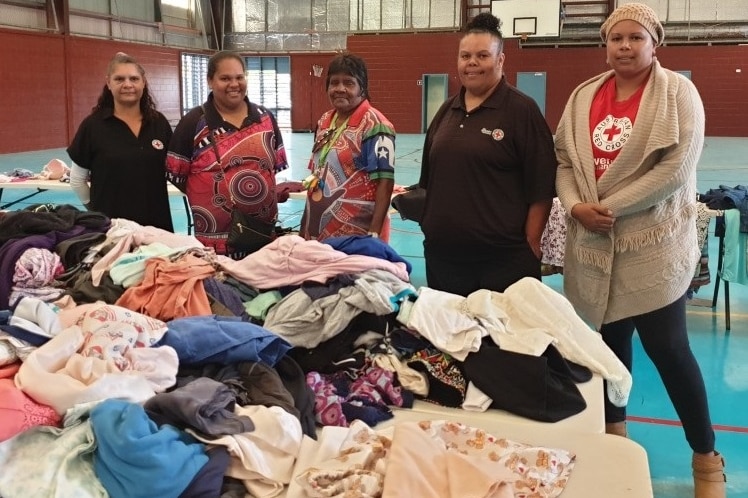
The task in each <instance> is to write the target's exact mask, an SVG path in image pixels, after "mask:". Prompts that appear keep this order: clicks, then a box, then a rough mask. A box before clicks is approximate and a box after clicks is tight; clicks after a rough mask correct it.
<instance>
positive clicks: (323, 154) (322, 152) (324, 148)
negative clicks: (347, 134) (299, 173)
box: [317, 113, 350, 171]
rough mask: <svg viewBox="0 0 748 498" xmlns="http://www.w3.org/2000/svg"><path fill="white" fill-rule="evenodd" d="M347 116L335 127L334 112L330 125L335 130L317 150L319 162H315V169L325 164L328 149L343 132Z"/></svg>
mask: <svg viewBox="0 0 748 498" xmlns="http://www.w3.org/2000/svg"><path fill="white" fill-rule="evenodd" d="M349 118H350V116H349V117H348V118H345V121H343V123H342V124H341V125H340V126H339V127H337V128H336V127H335V121H337V119H338V114H337V113H335V116H333V118H332V123H331V124H330V126H331V127H332V128H333V129H334V130H335V132H334V133H333V134H332V138H330V140H328V141H327V142H325V144H324V145H323V146H322V149H321V150H320V152H319V162H318V163H317V171H319V170H320V169H322V166H324V165H325V161H326V160H327V154H329V153H330V149H332V146H333V145H334V144H335V142H337V141H338V138H340V135H341V134H342V133H343V130H345V128H346V127H347V126H348V119H349Z"/></svg>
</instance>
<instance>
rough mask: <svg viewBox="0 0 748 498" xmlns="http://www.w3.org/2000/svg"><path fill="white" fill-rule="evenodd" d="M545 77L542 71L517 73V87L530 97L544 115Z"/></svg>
mask: <svg viewBox="0 0 748 498" xmlns="http://www.w3.org/2000/svg"><path fill="white" fill-rule="evenodd" d="M545 78H546V74H545V73H544V72H534V73H517V88H518V89H519V91H521V92H522V93H524V94H527V95H529V96H530V97H532V98H533V99H534V100H535V102H536V103H537V104H538V107H540V112H542V113H543V116H545Z"/></svg>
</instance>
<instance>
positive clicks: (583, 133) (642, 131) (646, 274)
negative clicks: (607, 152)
mask: <svg viewBox="0 0 748 498" xmlns="http://www.w3.org/2000/svg"><path fill="white" fill-rule="evenodd" d="M610 77H613V71H609V72H606V73H603V74H601V75H598V76H596V77H594V78H591V79H590V80H587V81H585V82H584V83H582V84H581V85H579V86H578V87H577V88H576V89H575V90H574V92H573V93H572V95H571V97H570V98H569V101H568V102H567V104H566V108H565V109H564V113H563V116H562V117H561V121H560V123H559V127H558V130H557V132H556V139H555V144H556V155H557V157H558V162H559V165H558V173H557V176H556V190H557V193H558V197H559V199H560V200H561V203H562V205H563V206H564V208H566V212H567V213H570V212H571V208H572V207H573V206H574V205H575V204H577V203H579V202H592V203H600V204H602V205H603V206H605V207H607V208H609V209H610V210H611V211H612V212H613V215H614V216H615V217H616V222H615V226H614V229H613V230H612V231H611V232H610V233H609V234H606V235H599V234H597V233H594V232H590V231H588V230H586V229H585V228H584V227H583V226H582V224H581V223H579V222H577V221H576V220H574V219H573V218H571V217H567V223H568V226H567V238H566V251H565V257H564V292H565V294H566V297H567V298H568V299H569V300H570V301H571V302H572V303H573V304H574V307H575V309H576V310H577V312H578V313H579V314H580V315H581V316H582V317H583V318H585V319H586V320H588V321H589V322H590V323H591V324H592V325H593V326H594V327H597V328H599V327H600V325H601V324H603V323H608V322H613V321H616V320H620V319H622V318H626V317H630V316H635V315H640V314H643V313H647V312H650V311H653V310H656V309H659V308H662V307H663V306H666V305H668V304H670V303H672V302H673V301H675V300H676V299H678V298H679V297H681V296H682V295H683V294H684V293H685V292H686V290H687V288H688V286H689V284H690V282H691V279H692V277H693V273H694V268H695V267H696V263H697V261H698V258H699V253H700V249H699V247H698V244H697V242H696V238H697V236H696V222H695V216H696V209H695V202H696V164H697V162H698V160H699V156H700V155H701V150H702V148H703V144H704V107H703V104H702V102H701V98H700V97H699V94H698V91H697V90H696V87H695V86H694V85H693V84H692V83H691V81H689V80H688V79H687V78H685V77H684V76H682V75H680V74H678V73H675V72H673V71H670V70H667V69H664V68H662V67H661V66H660V64H659V62H658V61H657V60H656V59H655V61H654V63H653V65H652V73H651V76H650V78H649V81H648V82H647V84H646V87H645V89H644V93H643V95H642V100H641V104H640V106H639V112H638V113H637V116H636V121H635V124H634V128H633V130H632V133H631V137H630V139H629V141H628V142H627V143H626V144H625V145H624V146H623V148H622V149H621V152H620V154H619V155H618V157H617V158H616V160H615V161H614V162H613V163H612V164H611V165H610V166H609V168H608V170H607V171H606V172H605V174H604V175H603V176H602V177H600V180H599V181H596V180H595V171H594V169H595V168H594V159H593V155H592V145H591V139H590V125H589V112H590V107H591V105H592V100H593V97H594V96H595V93H596V92H597V90H598V89H599V88H600V87H601V86H602V84H603V83H604V82H605V81H606V80H607V79H608V78H610Z"/></svg>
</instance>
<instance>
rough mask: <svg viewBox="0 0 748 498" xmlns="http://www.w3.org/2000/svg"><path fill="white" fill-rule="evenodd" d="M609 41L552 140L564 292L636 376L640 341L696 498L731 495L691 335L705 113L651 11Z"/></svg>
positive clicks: (621, 412)
mask: <svg viewBox="0 0 748 498" xmlns="http://www.w3.org/2000/svg"><path fill="white" fill-rule="evenodd" d="M600 35H601V37H602V39H603V41H605V46H606V55H607V63H608V64H609V65H610V67H611V70H610V71H607V72H605V73H603V74H600V75H598V76H596V77H594V78H592V79H590V80H588V81H585V82H584V83H582V84H581V85H579V86H578V87H577V88H576V89H575V90H574V91H573V92H572V94H571V97H570V98H569V101H568V102H567V104H566V108H565V109H564V113H563V116H562V118H561V121H560V122H559V127H558V130H557V133H556V139H555V144H556V154H557V157H558V163H559V166H558V172H557V176H556V190H557V193H558V197H559V199H560V200H561V203H562V204H563V206H564V208H566V211H567V212H568V213H569V215H570V219H569V221H568V232H567V239H566V256H565V260H564V292H565V294H566V296H567V297H568V298H569V300H570V301H571V302H572V303H573V304H574V306H575V308H576V310H577V312H578V313H579V314H580V315H581V316H583V317H584V318H585V319H586V320H588V321H589V322H590V323H592V324H594V326H596V327H597V328H598V329H599V330H600V333H601V334H602V337H603V340H604V341H605V343H606V344H607V345H608V346H609V347H610V348H611V349H612V350H613V351H614V352H615V353H616V355H617V356H618V357H619V358H620V359H621V361H623V363H624V364H626V366H627V367H628V368H629V370H631V363H632V342H631V341H632V335H633V333H634V330H636V331H637V332H638V334H639V337H640V339H641V342H642V345H643V347H644V350H645V351H646V353H647V355H648V356H649V357H650V359H651V360H652V362H653V363H654V364H655V366H656V367H657V370H658V372H659V373H660V377H661V378H662V381H663V383H664V385H665V388H666V389H667V392H668V395H669V396H670V399H671V401H672V403H673V406H674V407H675V410H676V412H677V413H678V416H679V418H680V420H681V422H682V424H683V429H684V431H685V434H686V439H687V441H688V444H689V445H690V446H691V448H692V449H693V452H694V454H693V475H694V488H695V496H696V498H723V497H724V496H725V476H724V473H723V471H724V461H723V460H722V457H721V455H720V454H719V453H717V452H715V451H714V431H713V429H712V423H711V419H710V416H709V407H708V403H707V396H706V389H705V386H704V380H703V378H702V375H701V370H700V369H699V365H698V364H697V362H696V359H695V357H694V355H693V353H692V351H691V347H690V345H689V342H688V334H687V330H686V308H685V306H686V289H687V288H688V286H689V284H690V282H691V278H692V277H693V271H694V270H693V269H694V268H695V267H696V262H697V260H698V258H699V253H700V250H699V247H697V243H696V222H695V216H696V210H695V202H696V164H697V162H698V160H699V156H700V154H701V150H702V147H703V144H704V108H703V104H702V102H701V98H700V97H699V94H698V92H697V90H696V88H695V87H694V85H693V84H692V83H691V82H690V81H689V80H688V79H687V78H685V77H683V76H681V75H679V74H677V73H675V72H673V71H670V70H667V69H665V68H663V67H662V66H660V64H659V62H658V61H657V58H656V57H655V52H656V48H657V47H658V46H659V45H661V44H662V41H663V38H664V35H665V33H664V30H663V28H662V24H660V21H659V20H658V18H657V14H656V13H655V12H654V11H653V10H652V9H651V8H650V7H648V6H646V5H643V4H639V3H628V4H625V5H623V6H621V7H619V8H617V9H616V10H615V11H613V13H612V14H611V15H610V17H608V19H607V20H606V21H605V23H603V25H602V27H601V29H600ZM605 419H606V432H608V433H612V434H618V435H622V436H625V435H626V425H625V424H626V422H625V420H626V411H625V408H617V407H615V406H614V405H613V404H611V403H610V401H609V400H608V399H607V398H606V400H605Z"/></svg>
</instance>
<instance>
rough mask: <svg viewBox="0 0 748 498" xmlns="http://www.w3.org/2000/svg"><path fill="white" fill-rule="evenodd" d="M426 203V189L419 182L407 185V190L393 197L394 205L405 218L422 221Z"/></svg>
mask: <svg viewBox="0 0 748 498" xmlns="http://www.w3.org/2000/svg"><path fill="white" fill-rule="evenodd" d="M425 204H426V189H425V188H421V187H419V186H418V184H415V185H411V186H409V187H405V192H404V193H402V194H398V195H396V196H395V197H393V198H392V207H393V208H395V209H397V211H398V212H399V213H400V217H401V218H402V219H404V220H413V221H415V222H418V223H420V222H421V220H422V219H423V207H424V205H425Z"/></svg>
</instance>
